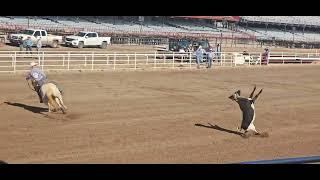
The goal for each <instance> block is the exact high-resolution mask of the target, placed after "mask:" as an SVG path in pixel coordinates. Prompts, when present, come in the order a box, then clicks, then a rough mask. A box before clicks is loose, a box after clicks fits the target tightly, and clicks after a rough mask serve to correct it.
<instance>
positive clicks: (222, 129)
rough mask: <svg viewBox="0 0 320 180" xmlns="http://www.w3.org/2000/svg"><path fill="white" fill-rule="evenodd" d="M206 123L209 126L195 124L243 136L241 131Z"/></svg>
mask: <svg viewBox="0 0 320 180" xmlns="http://www.w3.org/2000/svg"><path fill="white" fill-rule="evenodd" d="M208 124H209V126H207V125H203V124H195V126H200V127H205V128H211V129H215V130H218V131H223V132H227V133H230V134H235V135H238V136H241V137H243V133H241V132H238V131H233V130H229V129H225V128H222V127H220V126H218V125H212V124H210V123H208Z"/></svg>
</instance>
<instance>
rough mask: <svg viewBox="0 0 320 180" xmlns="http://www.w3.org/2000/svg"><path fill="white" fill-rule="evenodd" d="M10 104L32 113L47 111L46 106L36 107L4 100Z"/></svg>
mask: <svg viewBox="0 0 320 180" xmlns="http://www.w3.org/2000/svg"><path fill="white" fill-rule="evenodd" d="M4 103H6V104H8V105H10V106H16V107H21V108H23V109H25V110H28V111H31V112H33V113H38V114H43V112H48V108H42V107H36V106H29V105H26V104H22V103H11V102H4Z"/></svg>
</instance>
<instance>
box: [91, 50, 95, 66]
mask: <svg viewBox="0 0 320 180" xmlns="http://www.w3.org/2000/svg"><path fill="white" fill-rule="evenodd" d="M91 56H92V58H91V70H93V69H94V52H92V54H91Z"/></svg>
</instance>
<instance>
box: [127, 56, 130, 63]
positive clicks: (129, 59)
mask: <svg viewBox="0 0 320 180" xmlns="http://www.w3.org/2000/svg"><path fill="white" fill-rule="evenodd" d="M127 58H128V65H130V55H127Z"/></svg>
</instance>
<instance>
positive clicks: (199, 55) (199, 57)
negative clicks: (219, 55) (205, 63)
mask: <svg viewBox="0 0 320 180" xmlns="http://www.w3.org/2000/svg"><path fill="white" fill-rule="evenodd" d="M202 58H203V49H202V46H201V45H200V46H199V48H198V49H197V51H196V63H197V68H198V69H200V63H202Z"/></svg>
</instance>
